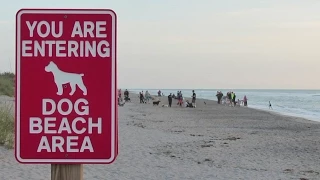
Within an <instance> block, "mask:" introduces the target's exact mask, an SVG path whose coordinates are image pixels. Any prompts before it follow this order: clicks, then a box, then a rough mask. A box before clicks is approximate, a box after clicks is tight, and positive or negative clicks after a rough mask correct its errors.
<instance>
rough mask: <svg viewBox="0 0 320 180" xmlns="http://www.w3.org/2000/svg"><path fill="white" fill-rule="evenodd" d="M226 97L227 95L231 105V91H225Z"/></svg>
mask: <svg viewBox="0 0 320 180" xmlns="http://www.w3.org/2000/svg"><path fill="white" fill-rule="evenodd" d="M227 97H228V100H229V106H230V105H232V101H231V92H228V93H227Z"/></svg>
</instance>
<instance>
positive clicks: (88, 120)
mask: <svg viewBox="0 0 320 180" xmlns="http://www.w3.org/2000/svg"><path fill="white" fill-rule="evenodd" d="M116 82H117V69H116V14H115V13H114V12H113V11H112V10H108V9H21V10H19V11H18V12H17V14H16V102H15V103H16V112H15V116H16V118H15V119H16V123H15V126H16V128H15V129H16V130H15V132H16V136H15V138H16V139H15V157H16V159H17V161H18V162H20V163H26V164H27V163H31V164H38V163H43V164H52V166H51V171H52V172H51V179H53V180H55V179H59V180H64V179H68V180H74V179H77V180H78V179H82V171H83V166H82V164H110V163H112V162H113V161H114V160H115V158H116V156H117V154H118V135H117V134H118V127H117V125H118V120H117V111H118V110H117V107H118V106H117V97H116V91H117V83H116Z"/></svg>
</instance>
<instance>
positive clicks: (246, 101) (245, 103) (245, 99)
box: [243, 95, 248, 106]
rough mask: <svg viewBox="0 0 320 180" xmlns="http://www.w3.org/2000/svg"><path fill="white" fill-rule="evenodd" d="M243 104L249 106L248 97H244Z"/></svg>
mask: <svg viewBox="0 0 320 180" xmlns="http://www.w3.org/2000/svg"><path fill="white" fill-rule="evenodd" d="M243 103H244V106H248V99H247V96H246V95H244V97H243Z"/></svg>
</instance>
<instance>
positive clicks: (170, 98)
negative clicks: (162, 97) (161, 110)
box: [168, 93, 172, 107]
mask: <svg viewBox="0 0 320 180" xmlns="http://www.w3.org/2000/svg"><path fill="white" fill-rule="evenodd" d="M168 102H169V107H171V105H172V95H171V93H170V94H169V96H168Z"/></svg>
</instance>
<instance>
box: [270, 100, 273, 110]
mask: <svg viewBox="0 0 320 180" xmlns="http://www.w3.org/2000/svg"><path fill="white" fill-rule="evenodd" d="M269 109H273V108H272V105H271V102H270V101H269Z"/></svg>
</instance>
